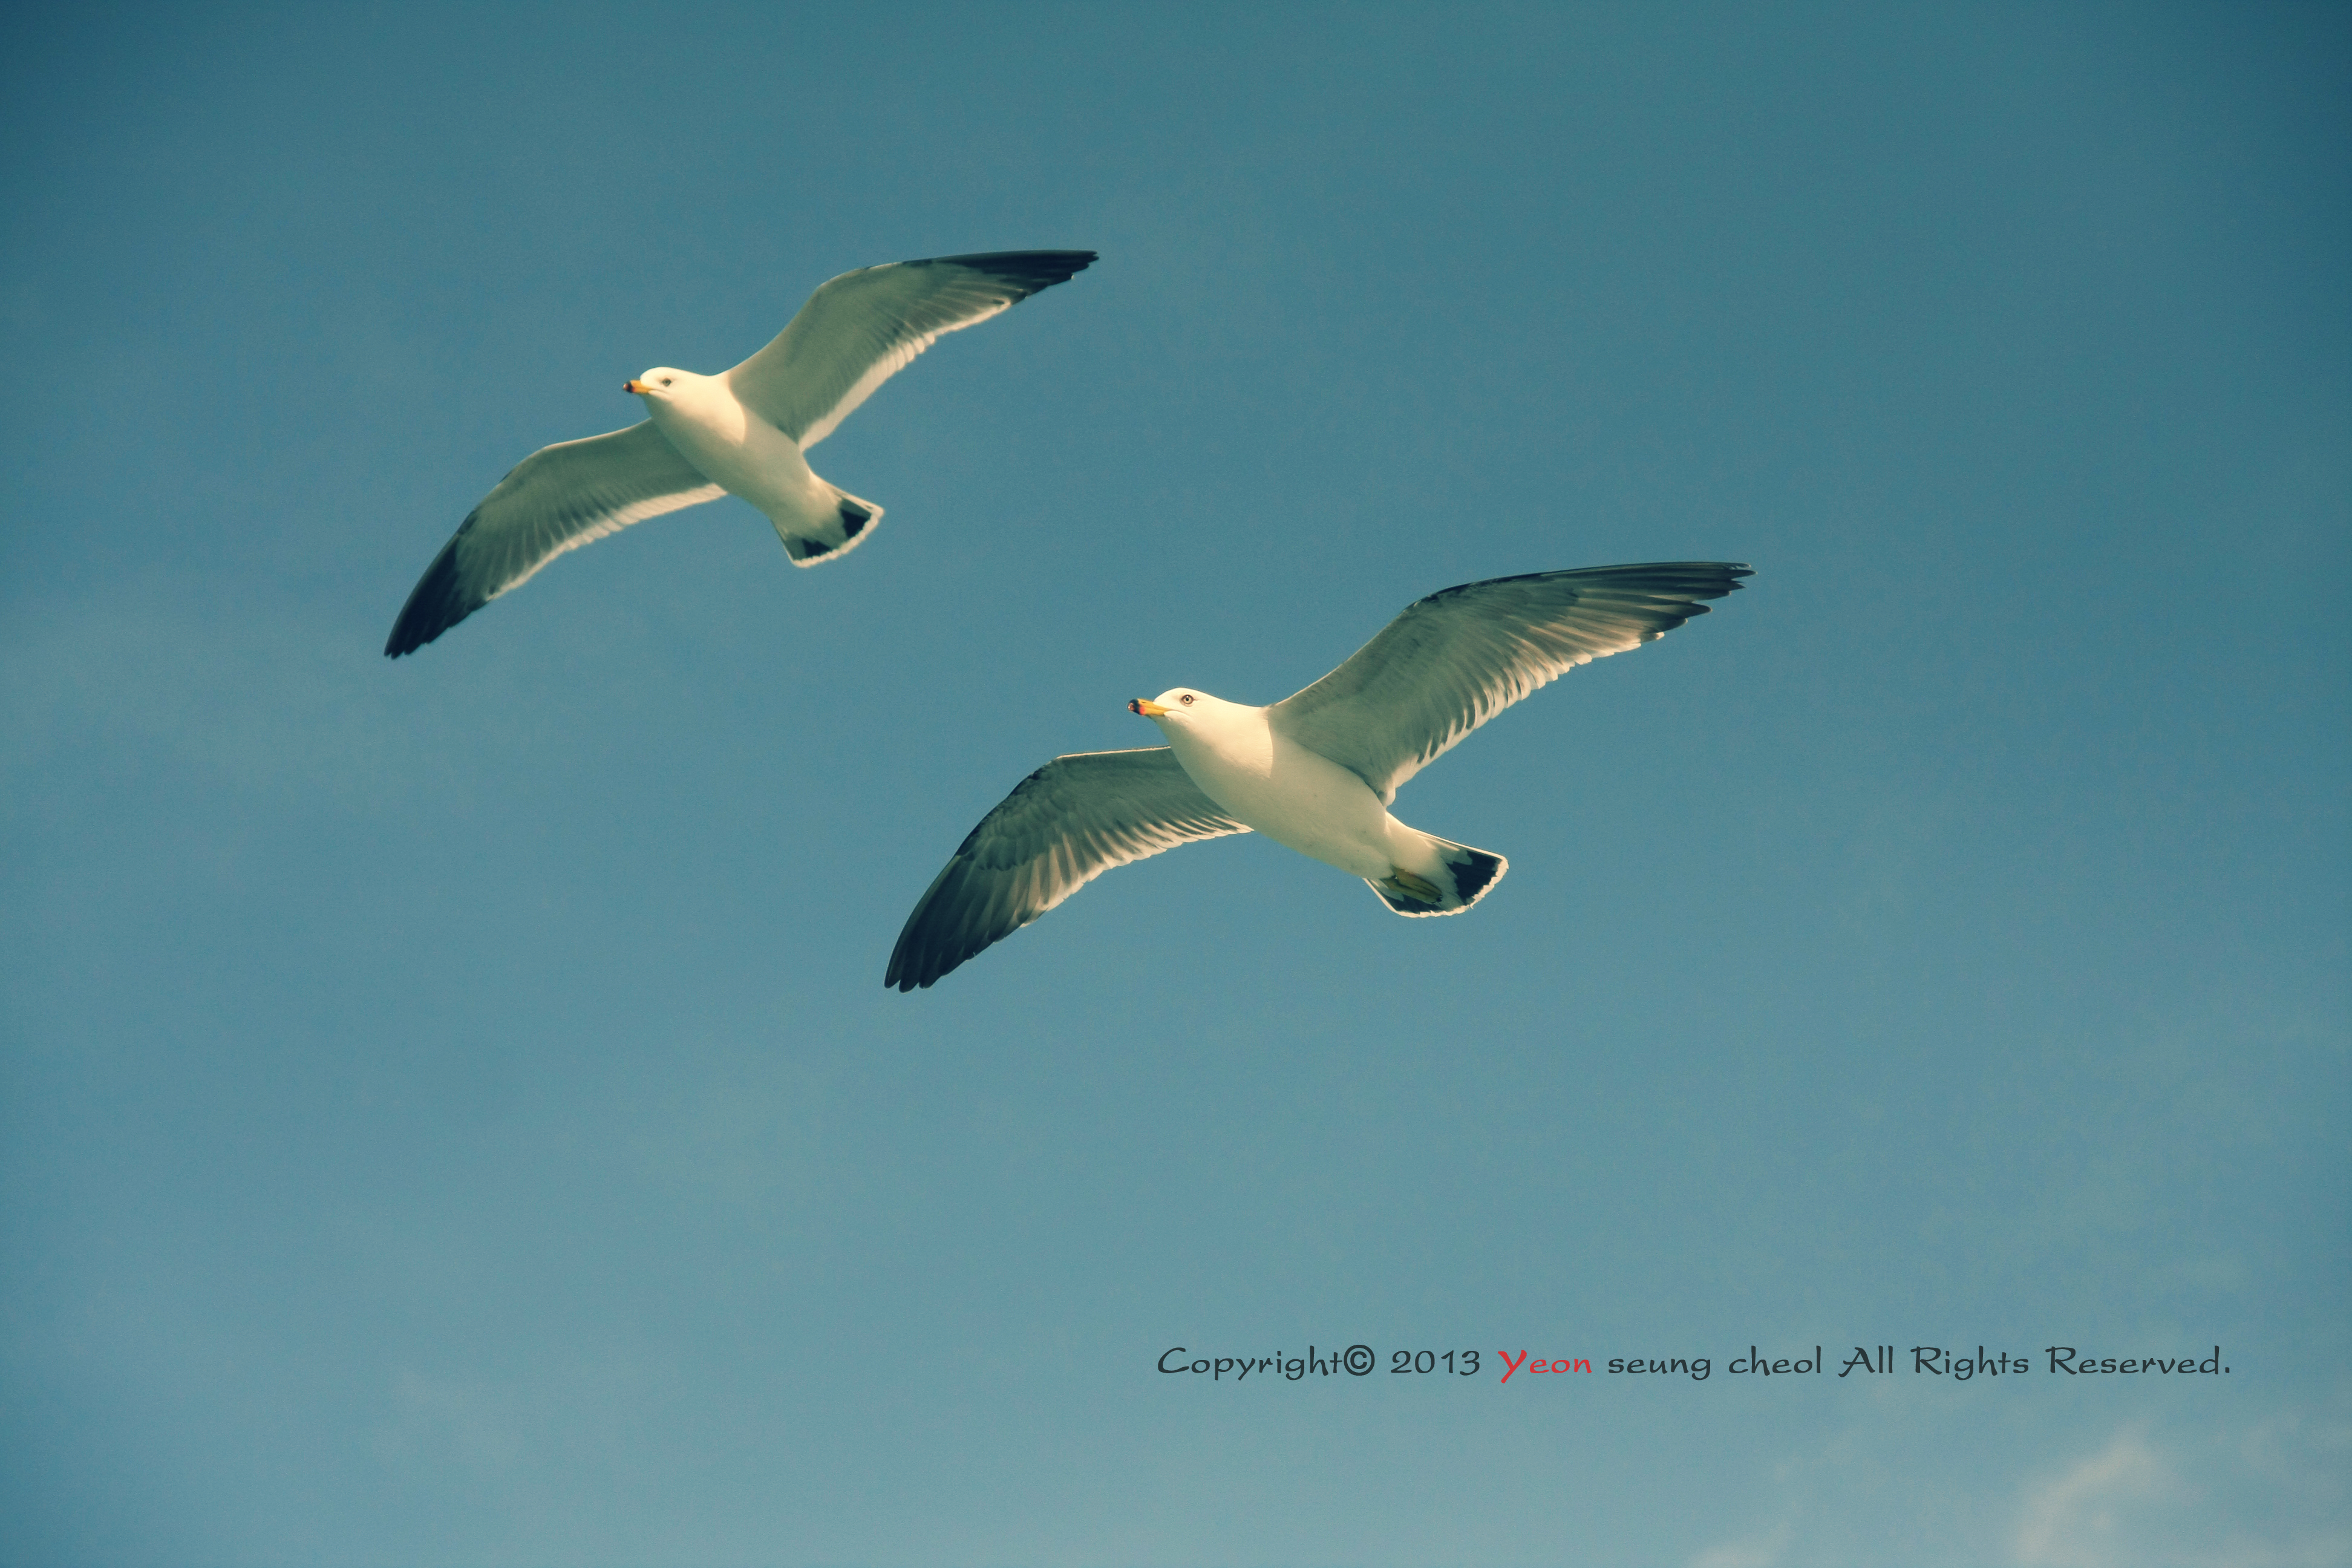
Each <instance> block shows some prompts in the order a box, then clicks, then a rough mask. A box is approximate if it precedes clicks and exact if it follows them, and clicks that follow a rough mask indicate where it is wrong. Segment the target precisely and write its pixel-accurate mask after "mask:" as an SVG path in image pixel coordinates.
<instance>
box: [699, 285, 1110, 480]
mask: <svg viewBox="0 0 2352 1568" xmlns="http://www.w3.org/2000/svg"><path fill="white" fill-rule="evenodd" d="M1094 259H1095V253H1094V252H1093V251H1091V250H1000V251H994V252H992V253H990V254H988V255H984V256H935V257H932V258H929V260H925V261H891V262H886V263H884V264H883V265H882V266H879V267H861V268H858V269H857V270H856V271H855V272H845V273H843V274H842V275H841V276H840V277H838V278H836V279H833V281H831V282H829V283H827V284H825V285H824V286H823V287H822V288H820V289H817V291H816V292H815V293H814V294H812V295H810V296H809V298H808V303H807V304H805V305H803V306H802V307H801V309H800V314H798V315H796V316H794V317H793V319H792V321H791V323H790V324H789V325H787V326H786V327H785V328H784V330H783V331H781V332H779V333H777V334H776V338H775V341H774V342H771V343H770V344H769V345H768V346H767V347H766V348H763V349H761V351H760V352H759V353H755V354H753V355H752V356H751V358H750V359H747V360H745V361H744V362H743V363H741V364H739V365H737V366H736V367H735V368H734V369H733V370H730V371H729V372H728V373H727V381H728V384H729V385H730V387H731V388H732V389H733V390H734V393H735V395H736V397H737V399H738V400H740V402H742V403H744V404H746V405H749V406H750V407H751V408H753V409H755V410H757V411H758V412H759V413H760V414H761V416H763V417H764V418H766V419H767V420H768V421H769V423H771V424H772V425H774V426H776V428H777V429H779V430H782V432H783V433H784V434H785V435H787V436H790V437H792V438H793V440H795V441H797V442H799V443H800V445H801V449H802V450H803V451H806V450H807V449H808V448H809V447H814V446H815V445H816V444H817V443H818V442H819V441H822V440H824V438H825V437H827V436H830V435H832V434H833V427H834V426H836V425H838V424H840V423H841V422H842V421H843V420H844V419H846V418H848V417H849V416H850V415H851V414H852V413H853V412H854V411H855V410H856V407H857V405H859V404H861V403H863V402H865V401H866V399H867V398H868V397H870V396H872V395H873V394H874V389H875V388H876V387H877V386H879V385H881V384H883V383H884V382H886V381H887V380H889V379H890V378H891V377H892V376H894V375H896V374H898V372H900V371H901V370H904V369H905V368H906V367H907V366H908V364H909V363H912V362H913V360H914V357H915V356H916V355H917V354H919V353H922V352H923V351H924V350H925V349H927V348H929V347H930V346H931V342H932V340H934V339H936V338H937V337H938V336H939V335H940V333H941V332H954V331H962V330H963V329H964V328H966V327H970V326H976V325H978V324H979V323H980V322H982V321H986V320H988V318H989V317H991V316H993V315H996V314H997V313H998V312H1000V311H1003V310H1011V309H1012V308H1013V306H1015V305H1017V304H1019V303H1020V302H1021V301H1022V300H1026V299H1027V298H1029V296H1030V295H1032V294H1034V293H1036V292H1037V291H1038V290H1039V289H1051V288H1052V287H1053V286H1054V285H1055V284H1056V283H1064V282H1067V281H1068V280H1069V279H1071V278H1072V277H1073V276H1075V275H1076V274H1077V273H1079V272H1082V271H1084V270H1085V269H1086V268H1087V267H1088V266H1089V265H1090V264H1092V262H1093V261H1094Z"/></svg>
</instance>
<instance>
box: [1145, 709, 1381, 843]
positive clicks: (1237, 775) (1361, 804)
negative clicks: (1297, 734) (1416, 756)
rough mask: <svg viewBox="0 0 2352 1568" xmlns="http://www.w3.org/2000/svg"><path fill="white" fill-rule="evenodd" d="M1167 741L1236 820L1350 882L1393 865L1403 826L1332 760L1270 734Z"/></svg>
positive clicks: (1361, 783)
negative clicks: (1236, 741) (1395, 838)
mask: <svg viewBox="0 0 2352 1568" xmlns="http://www.w3.org/2000/svg"><path fill="white" fill-rule="evenodd" d="M1262 728H1263V727H1262V726H1261V729H1262ZM1170 738H1171V740H1172V741H1173V742H1175V747H1176V760H1177V761H1178V762H1179V763H1182V764H1183V767H1184V771H1185V772H1186V773H1190V774H1191V775H1192V782H1193V783H1194V784H1199V785H1200V786H1201V793H1202V794H1203V795H1207V796H1208V797H1209V798H1210V799H1211V800H1213V801H1215V802H1216V803H1217V805H1219V806H1221V807H1223V809H1224V811H1225V812H1226V814H1227V815H1229V816H1232V817H1233V818H1234V820H1235V821H1237V822H1245V823H1247V824H1248V825H1249V826H1252V827H1254V828H1255V829H1256V830H1257V831H1258V832H1260V833H1263V834H1265V836H1266V837H1268V838H1271V839H1273V840H1274V841H1275V842H1276V843H1277V844H1283V845H1287V846H1288V847H1291V848H1293V849H1296V850H1297V851H1298V852H1299V853H1300V854H1301V855H1305V856H1308V857H1310V858H1314V859H1317V860H1320V861H1322V862H1323V863H1324V864H1325V865H1327V866H1337V867H1338V868H1339V869H1340V870H1342V871H1346V872H1348V873H1349V874H1350V875H1352V876H1357V877H1369V878H1370V879H1373V880H1375V881H1377V880H1379V879H1381V878H1382V877H1385V876H1387V875H1388V874H1389V872H1390V869H1391V867H1392V866H1394V865H1395V864H1396V862H1395V860H1394V859H1393V858H1392V841H1391V830H1393V829H1396V828H1399V827H1401V826H1402V824H1400V823H1398V822H1397V821H1396V820H1395V819H1394V818H1392V817H1391V816H1389V814H1388V810H1387V808H1386V807H1384V806H1382V805H1381V797H1380V796H1378V795H1374V794H1373V793H1372V791H1371V787H1370V785H1369V784H1365V783H1364V781H1363V780H1362V779H1360V778H1359V777H1358V776H1357V775H1356V774H1354V773H1350V772H1349V770H1348V769H1346V768H1343V767H1341V766H1340V765H1339V763H1335V762H1333V761H1332V760H1331V759H1330V758H1328V757H1326V756H1324V755H1322V754H1321V753H1319V752H1310V751H1308V750H1307V748H1306V747H1304V746H1301V745H1299V744H1297V742H1293V741H1290V740H1288V739H1286V738H1285V737H1283V736H1279V735H1275V734H1272V733H1271V732H1265V733H1264V734H1263V736H1262V738H1261V737H1260V736H1257V735H1253V736H1251V737H1249V739H1250V740H1251V741H1253V742H1256V743H1255V744H1250V745H1247V746H1234V745H1230V744H1228V745H1212V744H1203V743H1202V742H1201V741H1196V740H1194V739H1193V738H1192V736H1189V735H1185V734H1182V733H1171V737H1170ZM1220 739H1223V737H1220ZM1187 742H1190V743H1187ZM1267 742H1271V743H1270V744H1268V743H1267ZM1404 831H1406V832H1408V833H1411V832H1412V830H1411V829H1409V828H1407V829H1404ZM1413 837H1415V838H1418V837H1420V835H1418V834H1414V835H1413Z"/></svg>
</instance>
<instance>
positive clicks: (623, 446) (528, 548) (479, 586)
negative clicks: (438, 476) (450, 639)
mask: <svg viewBox="0 0 2352 1568" xmlns="http://www.w3.org/2000/svg"><path fill="white" fill-rule="evenodd" d="M726 493H727V491H726V490H725V489H722V488H721V487H719V486H718V485H714V484H712V483H711V482H710V481H709V479H706V478H704V477H703V474H702V471H701V470H700V469H698V468H696V467H695V466H694V465H693V464H691V463H689V462H688V461H687V460H686V459H685V458H682V457H680V456H679V455H678V452H677V447H673V446H671V445H670V444H669V440H668V437H665V436H664V435H663V434H662V433H661V432H660V431H659V430H656V429H655V428H654V425H653V421H652V420H650V419H648V420H646V421H645V422H644V423H642V424H637V425H632V426H629V427H628V428H627V429H625V430H615V431H613V432H612V433H611V434H609V435H604V436H591V437H587V438H585V439H584V440H579V441H559V442H557V443H556V444H555V445H554V446H552V447H541V448H540V449H539V450H538V451H536V452H533V453H532V454H531V455H530V457H528V458H524V459H523V460H522V461H521V462H520V463H518V464H516V465H515V467H514V470H513V471H512V472H511V473H509V474H508V475H507V477H506V478H505V479H500V480H499V483H498V487H497V488H496V489H493V490H491V491H490V493H489V494H488V495H486V496H484V497H483V498H482V500H481V504H480V505H479V506H477V507H476V508H474V510H473V511H472V512H471V513H469V514H468V515H467V519H466V521H464V522H462V523H459V524H458V525H457V532H456V533H455V534H453V535H451V536H450V539H449V542H448V543H446V544H445V545H443V546H442V547H441V553H440V554H438V555H436V556H435V557H434V558H433V564H432V565H430V566H428V567H426V568H425V575H424V576H423V577H422V578H420V579H419V580H418V582H417V584H416V587H415V591H414V592H412V593H411V594H410V595H408V603H407V604H406V605H404V606H403V607H402V609H401V612H400V618H399V619H398V620H397V621H394V623H393V626H392V636H391V637H390V638H388V639H387V640H386V641H385V643H384V645H383V651H384V655H385V657H387V658H399V657H400V656H401V655H402V654H404V653H414V652H415V651H416V650H417V649H418V648H420V647H424V646H425V644H426V643H429V642H431V641H432V640H433V639H434V638H435V637H439V636H440V635H441V634H442V633H443V632H446V631H447V630H448V629H449V628H450V627H451V626H456V625H457V623H458V622H459V621H462V620H464V619H465V618H466V617H467V616H470V615H472V614H473V613H474V612H475V611H476V610H478V609H480V608H481V607H482V606H483V605H487V604H488V603H489V602H490V601H491V600H492V599H495V598H497V597H498V596H499V595H500V594H503V593H505V592H506V591H507V590H508V589H509V588H513V587H517V586H519V585H520V584H523V583H526V582H529V581H530V575H531V574H532V573H534V572H536V571H538V570H539V569H540V568H541V567H542V566H544V565H546V564H547V563H549V562H550V561H552V560H554V559H555V558H556V557H557V556H559V555H561V554H562V553H563V552H565V551H567V550H577V549H579V548H580V547H581V546H582V545H583V544H587V543H591V542H594V541H596V540H599V539H602V538H604V536H605V535H606V534H608V533H617V532H619V531H621V530H622V529H625V528H626V527H628V526H629V524H631V523H633V522H642V521H645V520H646V518H649V517H659V516H660V515H661V514H662V513H664V512H666V511H676V510H678V509H679V508H680V507H688V506H695V505H698V503H700V502H703V501H707V500H718V499H719V497H720V496H723V495H725V494H726Z"/></svg>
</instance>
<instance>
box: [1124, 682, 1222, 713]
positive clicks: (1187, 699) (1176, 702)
mask: <svg viewBox="0 0 2352 1568" xmlns="http://www.w3.org/2000/svg"><path fill="white" fill-rule="evenodd" d="M1227 706H1229V704H1226V703H1223V702H1219V701H1218V700H1216V699H1215V698H1213V697H1212V696H1210V695H1209V694H1208V693H1207V692H1205V691H1195V690H1193V689H1192V688H1191V687H1189V686H1176V687H1171V688H1170V689H1168V690H1166V691H1163V692H1161V693H1160V695H1159V696H1158V697H1156V698H1155V697H1138V698H1136V699H1134V700H1131V701H1129V703H1128V705H1127V710H1128V711H1129V712H1130V713H1140V714H1142V715H1143V716H1144V717H1145V718H1147V719H1189V718H1191V717H1192V715H1194V714H1196V713H1200V712H1203V711H1205V710H1208V709H1210V708H1223V707H1227Z"/></svg>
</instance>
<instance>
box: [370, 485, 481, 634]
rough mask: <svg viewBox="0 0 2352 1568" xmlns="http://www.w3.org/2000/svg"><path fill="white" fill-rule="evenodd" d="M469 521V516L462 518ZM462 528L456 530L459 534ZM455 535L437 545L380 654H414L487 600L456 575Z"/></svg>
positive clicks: (461, 533) (458, 534)
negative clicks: (437, 548)
mask: <svg viewBox="0 0 2352 1568" xmlns="http://www.w3.org/2000/svg"><path fill="white" fill-rule="evenodd" d="M466 521H467V522H469V523H470V522H472V521H474V520H473V519H472V518H470V517H469V518H467V520H466ZM464 533H465V530H464V529H463V528H460V529H459V530H458V531H457V537H462V536H463V535H464ZM457 537H453V538H452V539H451V540H450V541H449V542H448V543H446V544H445V545H443V546H442V547H441V553H440V554H438V555H436V556H435V557H434V558H433V564H432V565H430V566H427V567H426V568H425V575H424V576H422V577H420V578H418V579H417V580H416V587H415V590H413V591H412V592H411V593H410V594H409V595H408V603H407V604H405V605H402V606H401V610H400V618H399V619H398V620H396V621H394V622H393V623H392V635H391V636H390V637H386V638H385V639H384V642H383V657H384V658H399V657H400V656H401V655H403V654H407V653H415V651H416V650H417V649H418V648H421V647H424V646H425V644H426V643H429V642H431V641H432V640H433V639H434V638H435V637H439V636H440V635H441V634H442V633H443V632H446V631H447V630H448V629H449V628H450V627H451V626H456V625H457V623H458V622H459V621H462V620H464V619H465V618H466V617H467V616H470V615H472V614H473V613H474V612H475V611H476V610H478V609H480V608H481V607H482V606H483V605H486V604H488V603H489V601H488V599H481V598H475V597H474V596H473V595H470V594H468V593H467V592H466V590H465V586H464V584H461V583H460V582H459V581H458V577H457Z"/></svg>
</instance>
